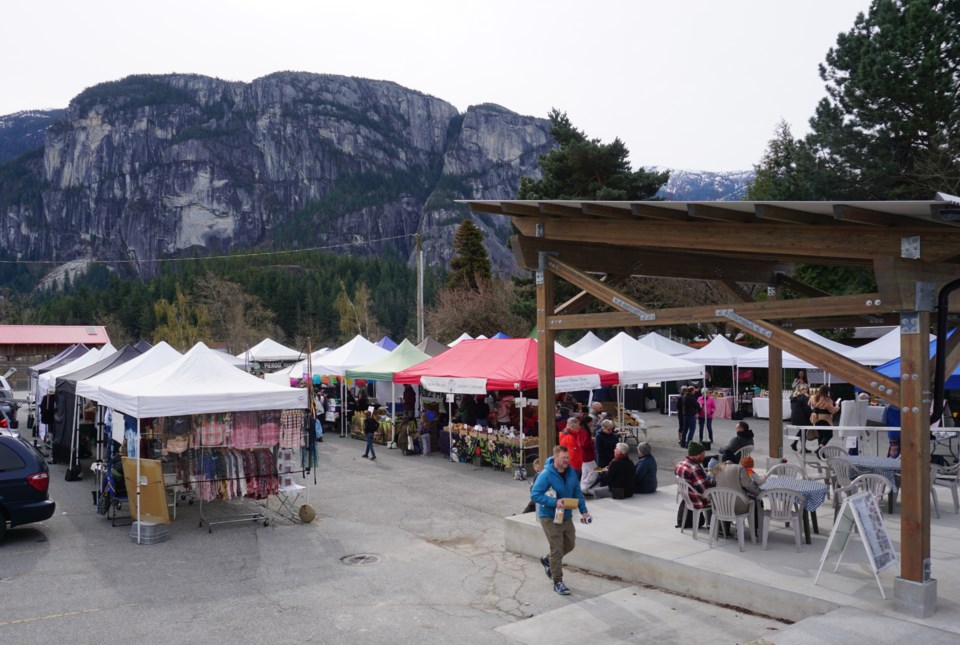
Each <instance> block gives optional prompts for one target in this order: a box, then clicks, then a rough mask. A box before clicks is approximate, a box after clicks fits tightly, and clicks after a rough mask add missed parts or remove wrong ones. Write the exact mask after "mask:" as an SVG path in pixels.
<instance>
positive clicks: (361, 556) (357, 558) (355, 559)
mask: <svg viewBox="0 0 960 645" xmlns="http://www.w3.org/2000/svg"><path fill="white" fill-rule="evenodd" d="M340 562H342V563H344V564H354V565H358V566H359V565H363V564H376V563H378V562H380V556H379V555H373V554H372V553H357V554H356V555H346V556H344V557H342V558H340Z"/></svg>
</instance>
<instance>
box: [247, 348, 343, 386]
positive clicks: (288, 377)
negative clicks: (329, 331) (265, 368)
mask: <svg viewBox="0 0 960 645" xmlns="http://www.w3.org/2000/svg"><path fill="white" fill-rule="evenodd" d="M332 351H333V350H332V349H330V348H329V347H324V348H323V349H318V350H317V351H315V352H313V353H312V354H310V362H311V364H312V365H313V367H314V370H313V373H314V374H316V375H318V376H319V375H320V373H319V372H318V371H317V370H316V367H317V362H318V361H319V360H320V358H321V357H322V356H325V355H327V354H329V353H330V352H332ZM307 371H308V367H307V359H303V360H302V361H300V362H299V363H294V364H293V365H291V366H290V367H284V368H281V369H279V370H277V371H276V372H268V373H267V374H264V375H263V378H264V380H265V381H269V382H270V383H276V384H277V385H286V386H288V387H290V386H291V383H292V382H293V381H294V380H296V381H299V380H300V379H302V378H303V377H304V376H305V375H306V374H307ZM311 376H312V375H311Z"/></svg>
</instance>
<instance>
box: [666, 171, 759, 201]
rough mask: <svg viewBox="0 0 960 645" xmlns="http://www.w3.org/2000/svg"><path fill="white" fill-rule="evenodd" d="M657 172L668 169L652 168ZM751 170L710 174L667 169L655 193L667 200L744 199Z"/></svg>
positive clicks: (751, 176) (707, 172)
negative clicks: (668, 171) (668, 176)
mask: <svg viewBox="0 0 960 645" xmlns="http://www.w3.org/2000/svg"><path fill="white" fill-rule="evenodd" d="M655 170H657V171H663V170H669V169H668V168H656V169H655ZM753 177H754V172H753V170H734V171H730V172H710V171H705V170H670V179H669V180H668V181H667V183H666V185H664V187H663V188H661V189H660V190H659V191H658V192H657V197H659V198H661V199H665V200H668V201H679V202H694V201H713V200H720V201H736V200H740V199H746V194H747V188H748V187H749V186H750V182H752V181H753Z"/></svg>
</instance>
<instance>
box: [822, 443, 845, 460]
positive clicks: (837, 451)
mask: <svg viewBox="0 0 960 645" xmlns="http://www.w3.org/2000/svg"><path fill="white" fill-rule="evenodd" d="M847 456H848V455H847V451H845V450H844V449H843V448H841V447H840V446H824V447H823V448H821V449H820V458H821V459H823V460H824V461H830V460H831V459H834V458H838V459H845V458H846V457H847Z"/></svg>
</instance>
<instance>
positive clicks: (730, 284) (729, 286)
mask: <svg viewBox="0 0 960 645" xmlns="http://www.w3.org/2000/svg"><path fill="white" fill-rule="evenodd" d="M714 284H716V285H717V286H718V287H720V288H721V289H722V290H723V291H724V292H726V294H727V295H728V296H730V299H731V300H733V301H734V302H753V301H754V300H753V298H752V297H751V296H750V293H749V292H748V291H746V290H745V289H744V288H743V287H741V286H740V285H739V283H737V282H734V281H733V280H716V281H714Z"/></svg>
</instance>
